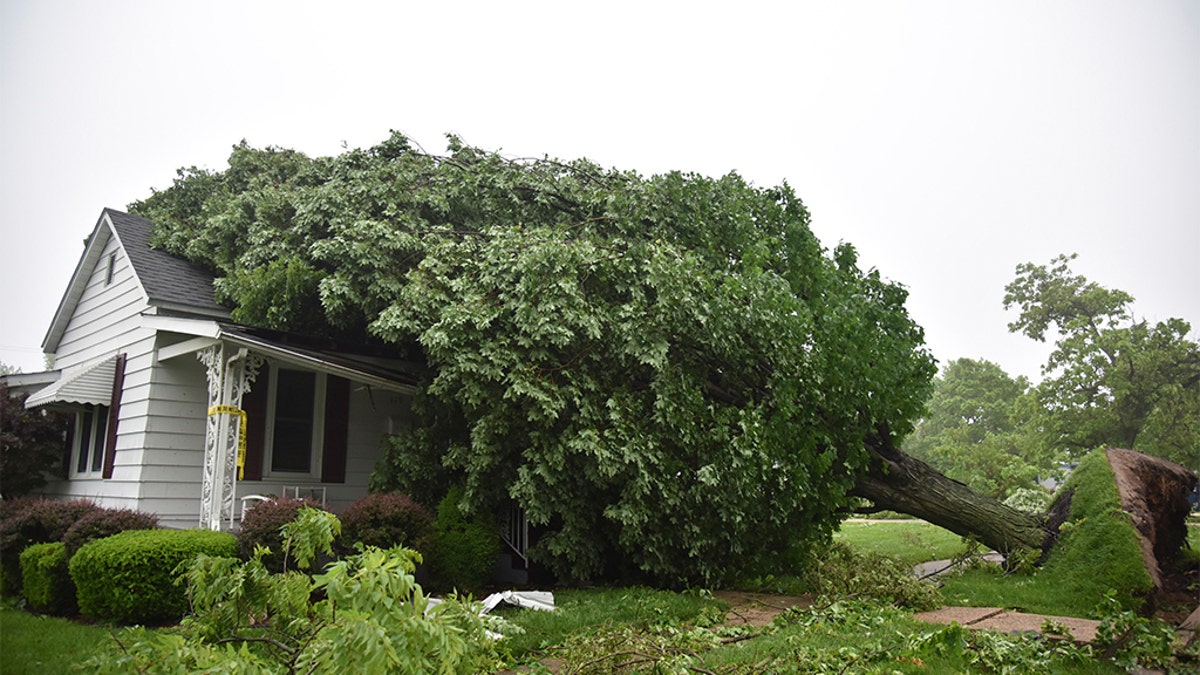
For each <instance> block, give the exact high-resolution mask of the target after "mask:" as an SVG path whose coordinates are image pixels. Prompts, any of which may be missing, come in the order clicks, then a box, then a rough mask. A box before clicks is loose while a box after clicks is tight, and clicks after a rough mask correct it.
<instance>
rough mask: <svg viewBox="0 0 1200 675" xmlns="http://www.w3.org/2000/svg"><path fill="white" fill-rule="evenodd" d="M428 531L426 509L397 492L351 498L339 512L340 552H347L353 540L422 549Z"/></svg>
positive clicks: (430, 522) (430, 525)
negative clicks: (346, 507)
mask: <svg viewBox="0 0 1200 675" xmlns="http://www.w3.org/2000/svg"><path fill="white" fill-rule="evenodd" d="M432 533H433V514H432V513H430V512H429V509H427V508H425V507H424V506H421V505H420V504H418V503H416V502H415V501H413V500H412V498H411V497H409V496H408V495H404V494H401V493H399V492H377V493H375V494H370V495H367V496H366V497H363V498H362V499H359V500H358V501H356V502H354V503H353V504H351V505H350V508H348V509H346V512H345V513H343V514H342V536H341V538H340V539H339V546H340V549H341V552H342V553H343V554H348V553H351V552H352V551H353V550H354V544H355V543H362V544H365V545H367V546H377V547H379V548H391V547H393V546H401V545H403V546H407V547H409V548H414V549H416V550H418V551H423V550H424V549H426V548H427V546H428V544H429V541H428V538H429V536H430V535H431V534H432Z"/></svg>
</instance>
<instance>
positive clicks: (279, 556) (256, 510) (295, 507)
mask: <svg viewBox="0 0 1200 675" xmlns="http://www.w3.org/2000/svg"><path fill="white" fill-rule="evenodd" d="M305 506H310V507H312V508H314V509H320V510H322V511H327V509H326V508H325V507H323V506H321V505H320V504H318V503H317V502H315V501H313V500H311V499H308V498H305V499H290V498H286V497H285V498H281V499H276V500H273V501H268V502H259V503H257V504H255V505H254V506H253V507H251V508H250V510H249V511H247V512H246V518H245V519H244V520H243V521H242V529H241V531H240V532H238V535H237V554H238V557H239V558H241V559H242V560H250V559H251V558H253V557H254V547H255V546H263V547H266V548H269V549H271V553H270V555H266V556H263V559H262V561H263V564H264V565H266V567H267V569H268V570H271V571H272V572H282V571H283V569H284V555H283V535H282V534H281V532H280V529H281V528H282V527H283V526H284V525H287V524H288V523H290V522H292V521H293V520H295V519H296V515H297V514H298V513H300V509H302V508H304V507H305Z"/></svg>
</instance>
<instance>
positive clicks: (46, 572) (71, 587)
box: [21, 541, 76, 615]
mask: <svg viewBox="0 0 1200 675" xmlns="http://www.w3.org/2000/svg"><path fill="white" fill-rule="evenodd" d="M21 583H22V587H23V588H24V590H25V599H26V600H28V601H29V606H30V607H32V608H33V609H35V610H37V611H39V612H47V613H50V614H59V615H69V614H74V613H75V611H76V605H75V584H74V583H72V582H71V575H70V573H69V571H68V570H67V552H66V551H65V547H64V546H63V543H62V542H61V541H56V542H51V543H47V544H33V545H32V546H27V547H26V548H25V550H24V551H21Z"/></svg>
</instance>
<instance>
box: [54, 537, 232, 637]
mask: <svg viewBox="0 0 1200 675" xmlns="http://www.w3.org/2000/svg"><path fill="white" fill-rule="evenodd" d="M236 552H237V541H236V540H235V539H234V537H233V535H231V534H228V533H225V532H213V531H210V530H130V531H128V532H121V533H119V534H114V535H113V536H111V537H105V538H104V539H97V540H96V541H93V542H91V543H89V544H87V545H85V546H84V547H83V548H81V549H79V552H77V553H76V554H75V555H74V556H73V557H72V558H71V562H70V565H69V566H70V571H71V579H72V581H74V582H75V588H76V591H77V598H78V601H79V611H80V613H82V614H83V615H84V616H88V617H91V618H94V619H99V620H102V621H114V622H118V623H126V624H130V623H158V622H163V621H169V620H175V619H179V618H180V617H182V616H183V614H184V612H186V611H187V609H188V604H187V597H186V593H185V590H184V588H183V586H181V585H177V584H176V583H175V569H176V568H177V567H178V566H179V564H180V563H182V562H184V561H188V560H191V559H192V558H194V557H196V556H197V555H199V554H201V553H203V554H206V555H210V556H216V557H233V556H234V555H235V554H236Z"/></svg>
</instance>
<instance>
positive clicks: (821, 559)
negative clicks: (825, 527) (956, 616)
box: [802, 542, 941, 611]
mask: <svg viewBox="0 0 1200 675" xmlns="http://www.w3.org/2000/svg"><path fill="white" fill-rule="evenodd" d="M802 574H803V577H804V579H805V580H806V581H807V583H808V586H809V588H811V589H812V591H813V592H814V593H817V594H820V595H825V596H830V597H860V598H873V599H876V600H882V601H884V602H888V603H892V604H894V605H896V606H897V607H908V608H910V609H914V610H918V611H919V610H924V609H933V608H934V607H938V606H940V605H941V595H940V594H939V593H938V590H937V587H936V586H934V585H933V584H931V583H929V582H927V581H923V580H920V579H917V578H915V577H914V576H913V574H912V567H911V566H910V565H908V564H906V563H903V562H901V561H900V560H898V559H896V558H893V557H891V556H886V555H881V554H878V553H872V552H862V551H856V550H854V549H853V548H851V547H849V546H847V545H845V544H842V543H838V542H835V543H833V544H831V545H830V546H829V547H828V548H827V549H823V550H817V551H815V552H814V553H813V554H812V555H811V557H810V559H809V560H808V563H807V565H806V566H805V568H804V569H803V571H802Z"/></svg>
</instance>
